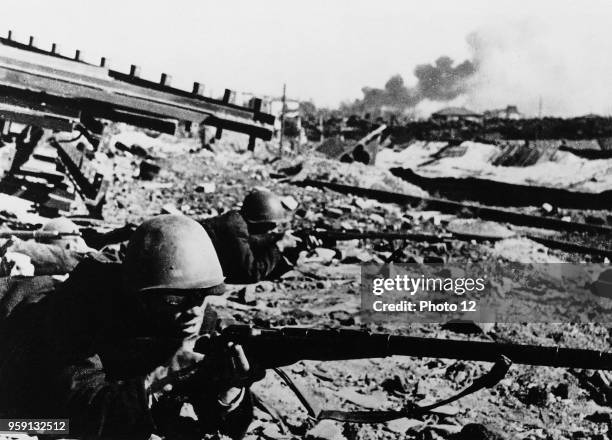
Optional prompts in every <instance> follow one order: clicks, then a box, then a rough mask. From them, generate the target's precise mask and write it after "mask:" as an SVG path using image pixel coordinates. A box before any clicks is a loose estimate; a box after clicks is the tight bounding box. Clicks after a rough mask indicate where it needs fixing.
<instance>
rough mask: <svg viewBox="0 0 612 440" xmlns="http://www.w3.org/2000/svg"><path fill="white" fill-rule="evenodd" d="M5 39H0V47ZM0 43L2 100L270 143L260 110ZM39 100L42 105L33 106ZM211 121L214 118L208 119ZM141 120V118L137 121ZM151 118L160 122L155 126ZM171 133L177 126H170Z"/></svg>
mask: <svg viewBox="0 0 612 440" xmlns="http://www.w3.org/2000/svg"><path fill="white" fill-rule="evenodd" d="M3 40H5V39H0V42H2V41H3ZM20 49H22V48H15V47H9V46H7V45H4V44H0V86H2V88H3V89H4V91H3V92H2V95H4V96H5V97H10V96H12V95H13V93H14V94H19V93H20V92H21V94H22V95H24V94H26V95H29V98H30V100H31V101H32V104H31V106H30V108H34V107H32V106H35V105H41V102H42V103H43V105H47V102H49V103H52V102H53V101H56V102H61V105H62V106H66V107H68V108H71V109H73V110H74V111H78V112H82V113H87V114H89V115H91V116H92V117H96V116H98V117H101V118H104V117H106V118H112V119H111V120H115V119H118V120H120V121H121V122H128V123H132V124H136V125H140V124H142V125H144V126H147V128H151V126H156V125H159V126H160V127H161V128H162V131H164V132H168V131H169V130H170V129H171V128H172V126H171V123H169V122H168V121H169V120H173V121H175V122H174V123H176V122H178V121H184V122H195V123H204V124H209V123H213V122H214V126H216V127H218V128H221V127H222V128H223V129H227V130H231V131H237V132H240V133H245V134H248V135H249V136H254V137H260V138H262V139H265V140H269V139H271V136H272V128H271V127H268V126H266V125H269V124H271V123H273V121H274V117H273V116H272V115H268V114H265V113H262V112H261V111H260V108H248V107H240V106H237V105H235V104H232V103H229V102H226V101H220V100H214V99H211V98H205V97H203V96H201V95H199V94H198V93H197V90H195V88H194V92H191V93H190V92H187V91H183V90H180V89H175V88H173V87H171V86H170V85H169V82H168V78H167V77H166V78H165V80H163V84H158V83H155V82H152V81H147V80H143V79H140V78H138V77H137V76H136V75H135V72H131V73H132V74H131V75H127V74H122V73H120V72H116V71H111V70H108V69H106V68H103V67H97V66H92V65H89V64H86V63H82V62H80V61H74V60H67V59H65V58H64V57H54V56H52V55H50V54H48V53H40V51H24V50H20ZM38 101H41V102H38ZM210 116H214V118H212V119H211V118H210ZM138 117H141V118H142V119H139V118H138ZM153 119H159V120H160V121H161V122H159V124H158V123H156V122H154V121H153ZM175 128H176V126H175Z"/></svg>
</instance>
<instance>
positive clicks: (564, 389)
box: [550, 382, 569, 399]
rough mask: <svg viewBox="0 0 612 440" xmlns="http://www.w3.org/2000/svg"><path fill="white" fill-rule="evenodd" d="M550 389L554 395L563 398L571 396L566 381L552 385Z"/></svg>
mask: <svg viewBox="0 0 612 440" xmlns="http://www.w3.org/2000/svg"><path fill="white" fill-rule="evenodd" d="M550 391H551V393H553V395H555V396H557V397H559V398H561V399H567V398H568V397H569V385H568V384H567V383H565V382H563V383H560V384H558V385H556V386H554V387H552V389H551V390H550Z"/></svg>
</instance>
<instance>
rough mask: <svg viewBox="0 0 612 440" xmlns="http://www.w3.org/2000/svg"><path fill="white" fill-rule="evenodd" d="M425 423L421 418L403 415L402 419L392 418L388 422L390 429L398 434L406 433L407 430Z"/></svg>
mask: <svg viewBox="0 0 612 440" xmlns="http://www.w3.org/2000/svg"><path fill="white" fill-rule="evenodd" d="M424 423H425V422H422V421H421V420H416V419H409V418H407V417H403V418H401V419H396V420H391V421H389V422H387V428H388V429H389V430H390V431H393V432H396V433H398V434H406V432H408V431H410V430H412V429H414V428H416V427H418V426H423V424H424Z"/></svg>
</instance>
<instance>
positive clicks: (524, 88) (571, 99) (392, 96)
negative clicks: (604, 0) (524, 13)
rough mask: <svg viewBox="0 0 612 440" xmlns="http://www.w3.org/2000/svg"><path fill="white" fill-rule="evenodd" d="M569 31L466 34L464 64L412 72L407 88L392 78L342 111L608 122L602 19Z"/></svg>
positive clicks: (516, 25) (527, 28)
mask: <svg viewBox="0 0 612 440" xmlns="http://www.w3.org/2000/svg"><path fill="white" fill-rule="evenodd" d="M589 20H590V21H589V22H588V23H580V20H578V19H577V20H576V23H574V25H573V26H572V27H568V26H563V25H562V24H561V23H554V22H552V23H548V22H545V21H542V20H540V19H533V18H532V19H524V20H521V21H514V22H501V23H491V24H490V25H488V26H485V27H482V28H479V29H478V30H476V31H474V32H472V33H470V34H469V35H468V36H467V38H466V41H467V44H468V49H469V51H470V53H471V55H470V57H469V59H468V60H465V61H463V62H461V63H460V64H455V63H454V62H453V60H452V59H451V58H449V57H447V56H443V57H440V58H438V59H437V60H436V61H435V63H433V64H421V65H418V66H417V67H416V68H415V69H414V71H413V75H414V77H415V78H416V80H417V82H416V84H415V86H414V87H408V86H406V85H405V83H404V80H403V78H402V77H401V76H400V75H395V76H393V77H392V78H391V79H389V81H387V83H386V84H385V87H384V88H383V89H379V88H369V87H365V88H363V89H362V91H363V95H364V96H363V99H360V100H357V101H355V102H354V103H353V104H352V105H350V106H348V107H346V106H345V109H346V108H348V109H350V110H353V111H358V112H374V113H375V112H376V111H379V110H381V109H389V110H394V111H403V112H406V113H412V114H415V115H420V116H428V115H429V114H430V113H431V112H433V111H436V110H439V109H440V108H443V107H447V106H466V107H468V108H470V109H472V110H475V111H485V110H490V109H499V108H505V107H506V106H508V105H516V106H518V109H519V111H521V112H522V113H523V114H525V115H527V116H537V115H538V114H539V113H540V112H541V113H542V115H543V116H548V115H550V116H566V117H567V116H580V115H584V114H587V113H597V114H602V115H610V114H612V86H610V84H609V82H610V78H612V57H610V56H609V54H610V53H612V38H610V35H609V34H610V33H611V32H610V31H609V26H608V25H607V22H606V20H605V18H603V17H602V18H601V20H600V21H601V22H598V21H597V20H598V17H590V18H589Z"/></svg>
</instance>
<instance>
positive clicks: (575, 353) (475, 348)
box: [196, 325, 612, 370]
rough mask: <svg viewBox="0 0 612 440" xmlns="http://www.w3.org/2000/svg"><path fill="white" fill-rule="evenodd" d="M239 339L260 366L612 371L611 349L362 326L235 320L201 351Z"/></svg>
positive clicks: (208, 351)
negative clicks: (415, 361)
mask: <svg viewBox="0 0 612 440" xmlns="http://www.w3.org/2000/svg"><path fill="white" fill-rule="evenodd" d="M229 342H233V343H235V344H240V345H241V346H242V347H243V349H244V351H245V354H246V356H247V358H249V359H251V360H252V361H253V362H254V363H255V364H257V365H258V366H260V367H261V368H266V369H268V368H276V367H282V366H287V365H291V364H293V363H295V362H298V361H300V360H318V361H337V360H349V359H366V358H384V357H389V356H396V355H397V356H411V357H432V358H446V359H457V360H464V361H482V362H496V361H497V360H498V359H499V358H500V357H501V356H506V357H507V358H509V359H510V360H511V361H512V362H514V363H517V364H524V365H535V366H547V367H560V368H581V369H593V370H612V353H608V352H603V351H596V350H585V349H573V348H562V347H541V346H537V345H522V344H506V343H503V344H502V343H495V342H481V341H461V340H452V339H439V338H424V337H416V336H400V335H391V334H385V333H369V332H365V331H360V330H316V329H302V328H288V327H286V328H281V329H273V330H271V329H256V328H252V327H250V326H247V325H232V326H228V327H227V328H226V329H224V330H223V331H221V332H220V333H217V334H215V335H211V336H203V337H201V338H200V339H199V340H198V342H197V344H196V351H198V352H200V353H203V354H211V353H215V352H216V351H217V350H223V349H224V347H226V346H227V343H229Z"/></svg>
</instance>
